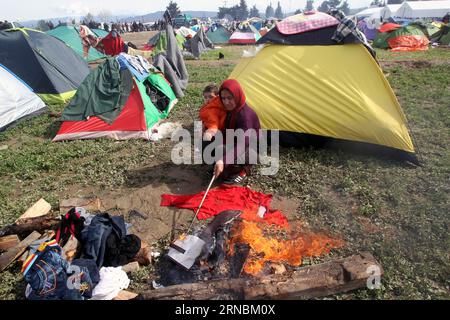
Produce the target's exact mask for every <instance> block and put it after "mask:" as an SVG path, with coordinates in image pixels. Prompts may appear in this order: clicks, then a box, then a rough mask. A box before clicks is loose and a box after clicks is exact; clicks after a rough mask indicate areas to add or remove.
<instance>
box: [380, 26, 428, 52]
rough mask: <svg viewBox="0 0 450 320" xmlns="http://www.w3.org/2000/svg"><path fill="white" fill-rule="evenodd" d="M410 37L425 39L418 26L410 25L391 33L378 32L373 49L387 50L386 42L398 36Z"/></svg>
mask: <svg viewBox="0 0 450 320" xmlns="http://www.w3.org/2000/svg"><path fill="white" fill-rule="evenodd" d="M411 35H417V36H424V37H426V35H425V33H424V32H423V31H422V29H421V28H420V27H419V26H417V25H413V24H411V25H407V26H404V27H401V28H398V29H396V30H393V31H391V32H378V33H377V35H376V37H375V39H374V40H373V46H374V47H375V48H381V49H389V48H390V47H389V44H388V40H390V39H394V38H396V37H399V36H411Z"/></svg>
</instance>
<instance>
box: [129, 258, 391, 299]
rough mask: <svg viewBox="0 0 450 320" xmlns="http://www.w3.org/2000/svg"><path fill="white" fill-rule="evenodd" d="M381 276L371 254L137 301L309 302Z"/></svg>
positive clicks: (174, 289) (150, 294)
mask: <svg viewBox="0 0 450 320" xmlns="http://www.w3.org/2000/svg"><path fill="white" fill-rule="evenodd" d="M375 269H376V270H379V273H378V275H379V276H381V275H382V273H383V270H382V267H381V265H380V264H379V263H378V262H377V261H376V260H375V258H374V257H373V256H372V255H371V254H370V253H361V254H358V255H354V256H351V257H347V258H344V259H339V260H333V261H329V262H326V263H322V264H317V265H313V266H308V267H304V268H301V269H299V270H297V271H294V272H293V273H292V274H290V275H288V274H287V273H285V274H282V275H279V274H278V275H277V274H275V275H271V276H267V277H261V278H256V277H252V278H238V279H227V280H226V281H224V280H223V279H220V280H213V281H208V282H197V283H191V284H182V285H174V286H168V287H165V288H161V289H157V290H149V291H145V292H143V293H141V294H140V295H139V296H138V297H137V298H138V299H149V300H158V299H181V300H185V299H194V300H209V299H225V298H230V299H247V300H252V299H309V298H314V297H323V296H327V295H332V294H336V293H341V292H347V291H350V290H354V289H357V288H362V287H365V286H366V283H367V281H368V279H369V277H371V276H373V273H372V272H371V270H375Z"/></svg>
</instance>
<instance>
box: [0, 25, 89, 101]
mask: <svg viewBox="0 0 450 320" xmlns="http://www.w3.org/2000/svg"><path fill="white" fill-rule="evenodd" d="M0 63H1V64H3V65H4V66H5V67H7V68H8V69H9V70H11V71H12V72H13V73H14V74H15V75H17V76H18V77H19V78H20V79H22V80H23V81H24V82H25V83H26V84H27V85H28V86H30V87H31V88H32V89H33V91H34V92H35V93H36V94H38V95H39V96H40V97H42V99H43V100H44V102H47V103H55V102H56V103H65V102H67V100H68V99H70V98H71V97H72V96H73V94H74V93H75V90H76V89H77V88H78V87H79V85H80V84H81V82H82V81H83V80H84V78H85V77H86V76H87V75H88V74H89V66H88V64H87V63H86V61H84V60H83V58H81V57H80V56H79V55H78V54H77V53H75V51H73V50H72V49H71V48H69V47H68V46H67V45H66V44H65V43H64V42H62V41H61V40H59V39H56V38H54V37H52V36H50V35H48V34H46V33H43V32H40V31H36V30H31V29H15V30H8V31H0Z"/></svg>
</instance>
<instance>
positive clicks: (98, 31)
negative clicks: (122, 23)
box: [91, 29, 109, 38]
mask: <svg viewBox="0 0 450 320" xmlns="http://www.w3.org/2000/svg"><path fill="white" fill-rule="evenodd" d="M91 31H92V32H93V33H95V35H96V36H97V37H100V38H104V37H106V36H107V35H108V34H109V32H107V31H105V30H103V29H91Z"/></svg>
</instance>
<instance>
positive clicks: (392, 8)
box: [380, 4, 402, 21]
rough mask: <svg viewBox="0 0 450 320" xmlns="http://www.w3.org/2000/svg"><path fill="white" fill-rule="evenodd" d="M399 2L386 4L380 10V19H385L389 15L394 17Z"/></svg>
mask: <svg viewBox="0 0 450 320" xmlns="http://www.w3.org/2000/svg"><path fill="white" fill-rule="evenodd" d="M401 6H402V5H401V4H387V5H385V6H384V7H383V8H382V9H381V11H380V18H381V19H382V21H387V20H388V19H389V18H390V17H394V16H395V14H396V12H397V10H398V9H399V8H400V7H401Z"/></svg>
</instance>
